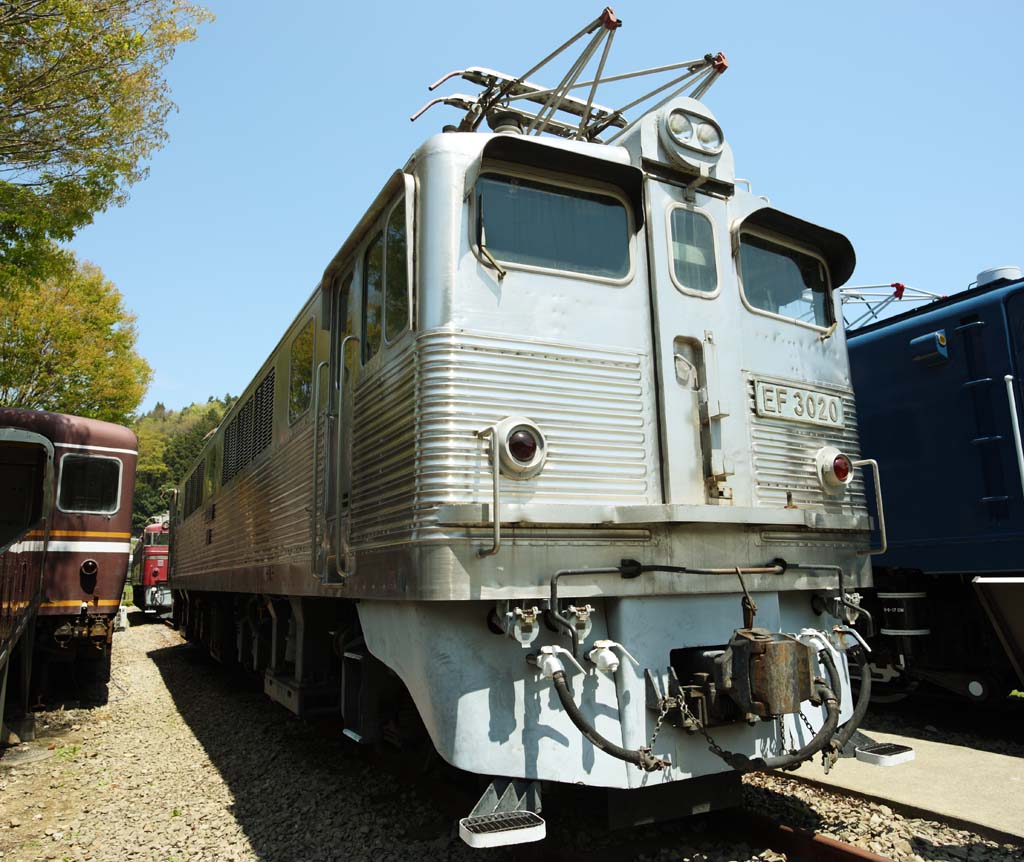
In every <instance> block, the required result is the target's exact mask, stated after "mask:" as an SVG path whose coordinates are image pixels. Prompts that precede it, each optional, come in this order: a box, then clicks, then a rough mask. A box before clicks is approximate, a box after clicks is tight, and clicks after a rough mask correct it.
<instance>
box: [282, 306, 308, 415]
mask: <svg viewBox="0 0 1024 862" xmlns="http://www.w3.org/2000/svg"><path fill="white" fill-rule="evenodd" d="M289 368H290V371H289V376H288V381H289V383H288V421H289V422H294V421H295V420H296V419H298V418H299V416H301V415H302V414H303V413H305V412H306V409H307V408H308V407H309V402H310V400H311V399H312V397H313V321H312V320H309V321H308V322H307V323H306V324H305V325H304V326H303V327H302V329H301V330H300V332H299V334H298V335H296V336H295V338H294V339H293V340H292V350H291V361H290V364H289Z"/></svg>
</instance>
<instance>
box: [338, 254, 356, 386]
mask: <svg viewBox="0 0 1024 862" xmlns="http://www.w3.org/2000/svg"><path fill="white" fill-rule="evenodd" d="M340 301H341V309H340V312H339V314H340V317H341V335H340V338H341V342H342V343H344V341H345V339H346V338H347V337H348V336H349V335H354V334H355V333H356V321H355V318H354V315H353V313H352V306H353V304H354V303H353V301H352V274H351V273H349V274H348V275H346V276H345V280H344V281H343V282H342V285H341V300H340ZM360 340H361V337H360ZM356 348H357V343H356V342H349V343H348V345H347V346H346V347H345V356H344V359H345V377H346V379H348V380H351V378H350V377H349V375H350V374H351V373H352V371H353V370H354V369H355V367H356V362H357V360H358V354H357V353H356Z"/></svg>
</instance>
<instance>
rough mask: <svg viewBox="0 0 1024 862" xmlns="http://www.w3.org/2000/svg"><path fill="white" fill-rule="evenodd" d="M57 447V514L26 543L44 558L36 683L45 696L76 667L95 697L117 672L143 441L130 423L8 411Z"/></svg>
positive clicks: (101, 695) (25, 547)
mask: <svg viewBox="0 0 1024 862" xmlns="http://www.w3.org/2000/svg"><path fill="white" fill-rule="evenodd" d="M5 413H7V414H9V415H13V418H14V419H15V421H17V422H18V424H19V425H21V426H22V427H24V428H25V429H26V430H29V431H33V432H35V433H37V434H39V435H41V436H43V437H46V438H47V439H48V440H50V441H51V442H52V444H53V453H54V454H53V459H54V484H53V486H52V487H53V502H54V505H53V515H52V519H51V522H50V524H49V537H48V541H47V535H46V534H45V532H43V531H40V530H39V529H35V530H32V531H30V532H28V533H27V534H26V536H25V538H24V539H23V541H22V542H21V547H22V549H23V550H24V551H28V552H34V553H38V554H40V555H42V554H43V553H44V551H45V559H44V560H43V561H42V572H43V574H42V589H41V601H40V602H39V612H38V617H37V620H36V625H35V628H36V632H35V657H34V659H33V665H34V669H33V673H34V674H35V681H34V683H33V688H34V689H36V690H37V691H38V692H39V693H40V694H42V693H44V692H45V690H46V688H47V684H48V681H49V679H50V672H51V670H52V666H53V665H54V664H55V663H59V664H65V665H67V664H70V665H71V666H72V667H71V670H72V672H73V673H74V676H75V679H76V680H77V681H79V682H80V683H82V684H83V685H84V686H86V687H87V694H88V696H89V697H90V698H91V699H103V698H104V697H105V693H106V682H107V680H108V679H109V677H110V643H111V637H112V635H113V631H114V618H115V616H116V614H117V609H118V606H119V605H120V603H121V593H122V591H123V590H124V584H125V579H126V577H127V574H128V554H129V549H130V538H131V517H132V496H133V493H134V490H135V462H136V458H137V448H138V444H137V441H136V437H135V435H134V434H133V433H132V432H131V431H129V430H128V429H127V428H123V427H121V426H120V425H114V424H112V423H110V422H101V421H98V420H95V419H83V418H81V417H77V416H65V415H62V414H59V413H44V412H37V411H27V410H15V411H5Z"/></svg>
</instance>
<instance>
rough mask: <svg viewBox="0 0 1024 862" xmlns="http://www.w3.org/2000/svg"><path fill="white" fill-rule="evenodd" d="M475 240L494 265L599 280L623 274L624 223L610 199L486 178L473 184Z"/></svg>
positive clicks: (625, 269)
mask: <svg viewBox="0 0 1024 862" xmlns="http://www.w3.org/2000/svg"><path fill="white" fill-rule="evenodd" d="M476 194H477V236H476V240H477V242H478V243H479V242H480V241H481V240H483V242H484V245H486V247H487V250H488V251H489V252H490V253H491V254H492V255H493V256H494V257H495V258H497V259H498V260H502V261H507V262H508V263H519V264H525V265H527V266H536V267H543V268H545V269H557V270H563V271H568V272H578V273H582V274H584V275H594V276H598V277H601V278H616V279H618V278H625V277H626V276H627V275H628V274H629V267H630V260H629V242H630V235H629V219H628V217H627V215H626V207H625V206H624V205H623V204H622V202H621V201H619V200H618V199H616V198H613V197H611V196H610V195H602V194H596V193H593V192H584V191H578V190H576V189H569V188H562V187H560V186H553V185H550V184H548V183H541V182H536V181H534V180H527V179H523V178H521V177H512V176H504V175H499V174H487V175H485V176H481V177H480V179H479V180H477V184H476Z"/></svg>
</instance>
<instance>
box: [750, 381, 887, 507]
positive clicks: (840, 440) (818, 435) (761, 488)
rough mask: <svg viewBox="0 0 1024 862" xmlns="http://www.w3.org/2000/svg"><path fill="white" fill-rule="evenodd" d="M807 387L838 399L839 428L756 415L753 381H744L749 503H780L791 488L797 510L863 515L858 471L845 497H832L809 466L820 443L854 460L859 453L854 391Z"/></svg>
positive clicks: (811, 466)
mask: <svg viewBox="0 0 1024 862" xmlns="http://www.w3.org/2000/svg"><path fill="white" fill-rule="evenodd" d="M796 385H801V384H796ZM810 385H811V386H812V388H815V389H821V390H822V391H828V392H830V393H832V394H835V395H838V396H840V397H841V398H842V400H843V427H842V428H828V427H824V426H820V425H810V424H803V423H800V422H790V421H787V420H785V419H772V418H768V417H765V416H758V415H757V404H756V400H755V394H754V381H753V379H748V381H747V395H748V404H749V408H750V450H751V457H752V459H753V471H754V504H755V505H757V506H785V505H786V504H787V492H791V493H792V495H793V500H792V502H793V505H795V506H799V507H800V508H814V509H823V510H825V511H829V512H840V513H844V514H863V513H865V512H866V511H867V506H866V503H865V497H864V482H863V479H862V477H861V474H860V471H856V472H855V473H854V479H853V482H852V483H851V484H850V486H849V488H848V489H847V491H846V493H845V494H844V495H842V496H833V495H831V494H826V493H825V491H824V490H823V489H822V487H821V483H820V482H819V481H818V476H817V472H816V469H815V464H814V456H815V453H817V451H818V450H819V449H821V448H822V447H823V446H835V447H836V448H837V449H839V450H840V451H842V452H845V453H846V454H847V455H849V456H850V458H852V459H853V460H857V458H859V457H860V439H859V437H858V434H857V408H856V406H855V404H854V401H853V393H852V392H850V391H849V390H845V391H844V390H841V389H836V388H834V387H825V386H821V385H819V384H810Z"/></svg>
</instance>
